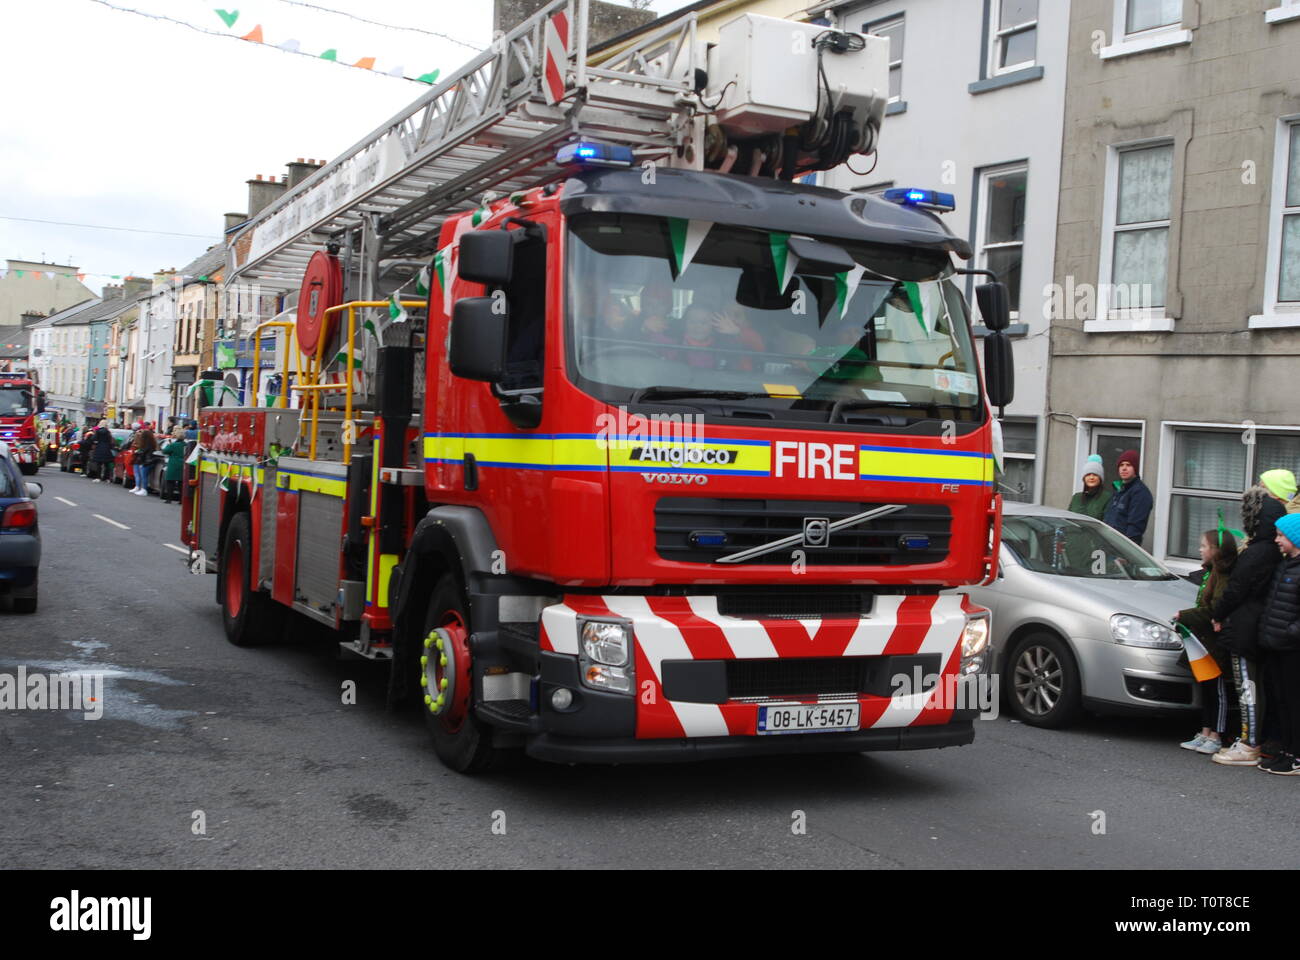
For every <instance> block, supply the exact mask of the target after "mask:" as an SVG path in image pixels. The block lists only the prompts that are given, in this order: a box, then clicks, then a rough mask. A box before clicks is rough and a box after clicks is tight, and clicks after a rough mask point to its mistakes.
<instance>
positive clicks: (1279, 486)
mask: <svg viewBox="0 0 1300 960" xmlns="http://www.w3.org/2000/svg"><path fill="white" fill-rule="evenodd" d="M1259 482H1260V485H1261V486H1262V487H1263V488H1264V489H1265V490H1267V491H1268V493H1269V496H1271V497H1273V498H1274V499H1276V500H1281V501H1282V505H1283V506H1284V507H1286V512H1287V513H1300V500H1297V499H1296V482H1295V474H1294V473H1292V472H1291V471H1290V470H1268V471H1266V472H1265V473H1262V474H1260V477H1259Z"/></svg>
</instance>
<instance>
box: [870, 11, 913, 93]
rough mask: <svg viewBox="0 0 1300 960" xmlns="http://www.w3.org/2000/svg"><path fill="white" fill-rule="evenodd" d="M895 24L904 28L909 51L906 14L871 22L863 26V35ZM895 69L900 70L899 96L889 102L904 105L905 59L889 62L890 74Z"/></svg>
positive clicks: (904, 46) (904, 36)
mask: <svg viewBox="0 0 1300 960" xmlns="http://www.w3.org/2000/svg"><path fill="white" fill-rule="evenodd" d="M895 23H897V24H898V25H899V26H901V27H902V28H903V49H904V50H907V15H906V13H896V14H893V15H891V16H888V17H881V18H880V19H879V20H869V21H867V23H866V24H865V25H864V26H863V33H870V34H875V32H876V30H878V29H879V28H880V27H890V26H893V25H894V24H895ZM876 35H877V36H878V34H876ZM904 56H906V54H904ZM895 67H897V68H898V96H896V97H890V98H889V100H888V101H887V102H889V103H902V102H903V57H899V58H898V59H897V60H890V61H889V72H890V73H893V72H894V68H895ZM886 84H888V77H886ZM885 89H889V88H888V86H886V88H885Z"/></svg>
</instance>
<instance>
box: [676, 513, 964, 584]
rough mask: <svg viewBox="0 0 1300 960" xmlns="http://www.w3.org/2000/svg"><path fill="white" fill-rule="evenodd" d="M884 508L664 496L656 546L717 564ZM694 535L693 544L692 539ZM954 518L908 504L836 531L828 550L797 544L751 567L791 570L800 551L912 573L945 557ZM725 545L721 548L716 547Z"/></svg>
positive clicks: (816, 561)
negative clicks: (812, 525)
mask: <svg viewBox="0 0 1300 960" xmlns="http://www.w3.org/2000/svg"><path fill="white" fill-rule="evenodd" d="M881 506H886V504H883V503H856V502H845V501H834V500H717V499H711V498H706V497H663V498H661V499H660V500H659V502H658V503H657V504H656V505H655V547H656V549H657V551H658V553H659V556H660V557H661V558H663V559H664V560H671V561H675V562H677V563H714V562H716V561H717V559H718V558H719V557H725V556H727V555H728V554H732V553H739V552H740V551H742V550H746V549H748V548H750V547H757V546H761V545H763V544H767V543H770V542H772V541H773V540H780V539H782V538H784V537H789V536H799V537H800V538H801V539H802V536H803V533H804V520H805V519H807V518H813V517H819V518H825V519H827V520H829V521H831V522H832V523H833V522H834V521H836V520H842V519H845V518H847V517H851V516H854V515H855V514H859V513H865V512H866V511H868V510H872V509H875V508H876V507H881ZM693 534H694V537H693V536H692V535H693ZM951 535H952V514H951V512H950V511H949V510H948V508H947V507H946V506H943V505H942V504H936V505H930V504H907V505H905V506H904V508H903V509H902V510H900V511H898V512H897V513H892V514H888V515H886V516H882V517H877V518H875V519H873V520H868V521H866V522H865V523H862V524H859V525H857V526H853V527H847V528H844V529H841V530H836V531H835V532H834V533H832V534H831V535H830V545H829V546H828V547H804V546H802V545H801V543H799V542H796V543H794V544H792V545H790V546H787V547H783V548H781V549H780V550H776V551H773V552H771V553H767V554H763V555H761V556H757V557H753V558H751V559H749V560H744V561H741V565H747V564H780V565H783V566H784V565H787V564H789V563H790V561H791V558H792V554H793V552H794V551H795V550H801V551H802V552H803V559H804V563H805V564H807V565H808V566H814V567H825V566H871V567H890V566H913V565H916V564H925V563H941V562H943V561H944V560H945V559H946V558H947V556H948V543H949V540H950V538H951ZM718 540H721V541H722V542H720V543H719V542H717V541H718Z"/></svg>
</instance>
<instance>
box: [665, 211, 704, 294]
mask: <svg viewBox="0 0 1300 960" xmlns="http://www.w3.org/2000/svg"><path fill="white" fill-rule="evenodd" d="M712 227H713V223H712V222H711V221H709V220H685V219H682V218H681V217H669V218H668V235H669V237H670V238H671V239H672V244H673V279H674V280H675V279H677V278H678V277H680V276H681V275H682V274H683V273H684V272H685V271H686V268H687V267H689V266H690V265H691V261H692V260H694V259H695V254H697V253H699V250H700V246H701V244H703V243H704V238H705V237H707V236H708V235H709V230H710V229H711V228H712Z"/></svg>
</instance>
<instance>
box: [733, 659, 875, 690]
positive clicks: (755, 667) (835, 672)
mask: <svg viewBox="0 0 1300 960" xmlns="http://www.w3.org/2000/svg"><path fill="white" fill-rule="evenodd" d="M870 659H871V658H868V657H819V658H813V659H807V660H796V659H785V660H728V661H727V662H726V663H727V696H728V697H730V698H731V699H733V700H741V699H745V698H747V697H808V696H815V695H818V694H822V695H826V694H836V693H858V692H860V691H862V690H865V689H866V686H867V673H868V667H869V661H870Z"/></svg>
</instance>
